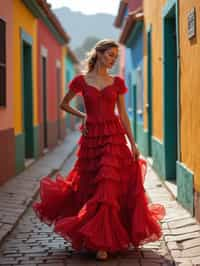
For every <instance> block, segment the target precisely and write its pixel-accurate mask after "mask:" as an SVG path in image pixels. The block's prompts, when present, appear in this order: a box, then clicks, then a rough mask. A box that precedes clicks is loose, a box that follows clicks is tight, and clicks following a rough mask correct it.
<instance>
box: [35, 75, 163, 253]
mask: <svg viewBox="0 0 200 266" xmlns="http://www.w3.org/2000/svg"><path fill="white" fill-rule="evenodd" d="M69 89H70V90H73V91H74V92H75V93H77V94H80V95H82V96H83V99H84V103H85V108H86V113H87V121H86V126H87V129H88V133H87V135H81V137H80V139H79V141H78V148H77V151H76V155H77V160H76V161H75V163H74V165H73V167H72V169H71V170H70V172H69V174H68V175H67V176H61V175H60V174H58V175H57V176H56V179H55V180H53V179H51V178H50V177H49V176H44V177H43V178H42V179H41V181H40V198H41V200H40V202H35V203H34V204H33V209H34V211H35V212H36V214H37V215H38V217H39V218H40V219H41V221H42V222H45V223H46V224H48V225H52V224H53V225H54V231H55V232H56V233H57V234H59V235H61V236H62V237H63V238H65V239H66V240H70V241H71V242H72V246H73V248H75V249H77V250H81V249H82V248H84V249H88V250H93V251H96V250H100V249H101V250H106V251H109V252H116V251H121V250H125V249H128V248H129V247H130V245H133V246H135V247H138V246H139V245H141V244H144V243H147V242H152V241H156V240H158V239H160V237H161V236H162V231H161V226H160V220H161V219H162V218H163V217H164V215H165V209H164V207H163V206H162V205H161V204H152V203H150V202H149V200H148V197H147V195H146V192H145V189H144V179H145V175H146V169H147V164H146V161H145V160H144V159H141V158H139V159H138V160H136V161H134V160H133V156H132V153H131V151H130V149H129V147H128V145H127V141H126V137H125V134H126V131H125V129H124V127H123V125H122V123H121V121H120V118H119V116H118V115H117V114H116V113H115V110H114V109H115V105H116V101H117V97H118V95H119V94H124V93H126V92H127V90H128V89H127V87H126V85H125V83H124V80H123V79H122V78H120V77H119V76H116V77H114V79H113V83H112V84H111V85H108V86H106V87H105V88H103V89H101V91H100V90H99V89H98V88H96V87H95V86H92V85H89V84H87V82H86V80H85V78H84V76H83V75H78V76H76V77H75V78H74V79H73V80H72V81H71V82H70V84H69ZM80 130H82V127H80Z"/></svg>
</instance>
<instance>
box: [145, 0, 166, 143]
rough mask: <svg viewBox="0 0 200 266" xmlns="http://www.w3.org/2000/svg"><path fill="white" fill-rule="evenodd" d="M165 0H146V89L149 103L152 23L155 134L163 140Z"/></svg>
mask: <svg viewBox="0 0 200 266" xmlns="http://www.w3.org/2000/svg"><path fill="white" fill-rule="evenodd" d="M164 4H165V0H151V1H149V0H144V91H145V104H146V103H147V40H146V32H147V28H148V25H149V24H151V25H152V112H153V114H152V116H153V126H152V128H153V136H154V137H156V138H158V139H159V140H161V141H162V138H163V114H162V113H163V112H162V106H163V104H162V8H163V6H164ZM144 127H145V128H147V110H146V109H144Z"/></svg>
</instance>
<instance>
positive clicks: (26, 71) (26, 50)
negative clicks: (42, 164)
mask: <svg viewBox="0 0 200 266" xmlns="http://www.w3.org/2000/svg"><path fill="white" fill-rule="evenodd" d="M22 52H23V55H22V61H23V116H24V137H25V158H32V157H33V155H34V154H33V153H34V146H33V145H34V142H33V137H34V136H33V92H32V46H31V45H29V44H27V43H26V42H23V49H22Z"/></svg>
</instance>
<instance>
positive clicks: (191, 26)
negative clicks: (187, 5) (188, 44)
mask: <svg viewBox="0 0 200 266" xmlns="http://www.w3.org/2000/svg"><path fill="white" fill-rule="evenodd" d="M195 36H196V10H195V8H192V9H191V10H190V12H189V13H188V39H191V38H194V37H195Z"/></svg>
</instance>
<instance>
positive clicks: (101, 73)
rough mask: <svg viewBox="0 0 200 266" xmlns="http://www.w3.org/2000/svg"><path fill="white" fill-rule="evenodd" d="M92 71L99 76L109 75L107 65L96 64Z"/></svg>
mask: <svg viewBox="0 0 200 266" xmlns="http://www.w3.org/2000/svg"><path fill="white" fill-rule="evenodd" d="M92 72H93V73H94V74H95V75H97V76H107V75H108V72H107V68H106V67H102V66H99V65H98V64H96V65H95V67H94V69H93V70H92Z"/></svg>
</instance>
